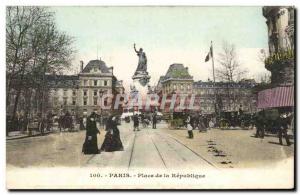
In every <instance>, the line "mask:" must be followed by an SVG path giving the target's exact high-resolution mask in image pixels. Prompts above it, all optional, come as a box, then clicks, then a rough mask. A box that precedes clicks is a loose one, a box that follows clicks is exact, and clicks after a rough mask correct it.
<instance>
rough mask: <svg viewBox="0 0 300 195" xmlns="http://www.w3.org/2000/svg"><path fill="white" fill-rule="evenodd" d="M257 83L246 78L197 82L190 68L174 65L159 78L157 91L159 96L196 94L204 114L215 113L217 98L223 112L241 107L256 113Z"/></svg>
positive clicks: (196, 101)
mask: <svg viewBox="0 0 300 195" xmlns="http://www.w3.org/2000/svg"><path fill="white" fill-rule="evenodd" d="M255 85H256V83H255V81H254V80H247V79H243V80H241V81H240V82H238V83H224V82H216V83H215V84H214V83H213V82H212V81H211V80H208V81H197V82H195V81H194V79H193V76H191V75H190V74H189V72H188V68H187V67H184V66H183V64H172V65H170V67H169V69H168V71H167V73H166V75H165V76H161V77H160V79H159V81H158V84H157V85H156V90H157V92H158V93H159V94H160V96H163V95H165V94H166V95H170V94H174V93H176V94H178V95H180V94H194V95H195V105H200V109H199V111H200V110H201V112H202V113H204V114H213V113H215V102H216V101H217V105H218V106H219V107H220V108H219V109H220V110H221V111H238V110H239V108H240V107H241V106H242V109H243V110H244V111H245V112H249V113H253V112H255V111H256V95H255V94H253V93H252V88H253V87H254V86H255ZM216 93H217V94H216ZM216 97H217V98H216Z"/></svg>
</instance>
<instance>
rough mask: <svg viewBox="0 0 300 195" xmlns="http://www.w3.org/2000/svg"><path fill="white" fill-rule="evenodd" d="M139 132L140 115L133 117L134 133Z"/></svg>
mask: <svg viewBox="0 0 300 195" xmlns="http://www.w3.org/2000/svg"><path fill="white" fill-rule="evenodd" d="M135 130H137V131H139V130H140V129H139V116H138V114H135V115H133V131H135Z"/></svg>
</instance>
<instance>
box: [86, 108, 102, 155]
mask: <svg viewBox="0 0 300 195" xmlns="http://www.w3.org/2000/svg"><path fill="white" fill-rule="evenodd" d="M98 133H100V132H99V130H98V129H97V126H96V113H95V112H92V113H91V115H90V116H89V117H88V118H87V124H86V136H85V141H84V143H83V147H82V152H83V153H84V154H99V152H100V151H99V149H98V142H97V134H98Z"/></svg>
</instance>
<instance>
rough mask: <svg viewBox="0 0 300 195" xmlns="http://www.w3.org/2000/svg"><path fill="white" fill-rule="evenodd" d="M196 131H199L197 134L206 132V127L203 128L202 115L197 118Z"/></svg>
mask: <svg viewBox="0 0 300 195" xmlns="http://www.w3.org/2000/svg"><path fill="white" fill-rule="evenodd" d="M198 129H199V132H202V131H206V126H205V123H204V117H203V115H202V114H200V115H199V118H198Z"/></svg>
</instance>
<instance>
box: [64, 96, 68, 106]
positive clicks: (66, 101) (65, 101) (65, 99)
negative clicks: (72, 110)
mask: <svg viewBox="0 0 300 195" xmlns="http://www.w3.org/2000/svg"><path fill="white" fill-rule="evenodd" d="M67 103H68V99H67V98H66V97H64V105H65V106H66V105H67Z"/></svg>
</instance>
